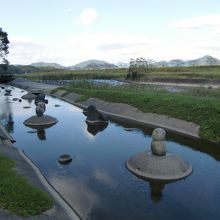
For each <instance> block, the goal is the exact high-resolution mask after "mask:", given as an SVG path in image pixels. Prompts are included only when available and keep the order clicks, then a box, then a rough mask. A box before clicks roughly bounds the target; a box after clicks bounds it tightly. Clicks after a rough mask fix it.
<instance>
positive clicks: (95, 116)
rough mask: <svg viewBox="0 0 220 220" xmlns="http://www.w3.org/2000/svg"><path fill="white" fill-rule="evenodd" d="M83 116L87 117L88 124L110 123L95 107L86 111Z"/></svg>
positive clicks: (90, 107) (89, 107) (91, 106)
mask: <svg viewBox="0 0 220 220" xmlns="http://www.w3.org/2000/svg"><path fill="white" fill-rule="evenodd" d="M83 114H84V115H86V116H87V118H86V122H88V123H100V122H101V123H108V120H107V118H106V116H105V115H104V114H102V113H101V112H99V111H98V110H97V109H96V107H95V106H94V105H90V106H88V107H87V108H86V109H84V111H83Z"/></svg>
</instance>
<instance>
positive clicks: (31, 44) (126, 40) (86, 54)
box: [8, 32, 220, 66]
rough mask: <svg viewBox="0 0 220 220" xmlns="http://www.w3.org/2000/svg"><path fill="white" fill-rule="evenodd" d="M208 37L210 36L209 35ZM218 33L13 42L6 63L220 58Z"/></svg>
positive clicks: (108, 35)
mask: <svg viewBox="0 0 220 220" xmlns="http://www.w3.org/2000/svg"><path fill="white" fill-rule="evenodd" d="M210 35H211V32H210ZM219 37H220V32H216V33H215V35H214V36H208V37H207V36H201V37H200V36H199V37H198V38H193V39H191V38H184V37H183V38H181V37H180V38H172V39H171V38H169V39H163V38H162V37H160V36H158V38H155V37H154V38H152V37H146V36H139V35H136V34H135V33H134V34H133V35H131V34H130V35H126V34H120V33H103V32H100V33H92V32H91V33H89V34H88V33H84V34H79V35H74V37H72V38H69V39H68V38H66V39H63V40H62V44H56V43H55V41H54V42H53V43H52V42H46V41H44V42H43V43H42V42H36V41H31V40H30V39H28V38H21V37H20V38H13V39H10V40H11V44H10V48H9V52H10V53H9V56H8V59H9V61H10V62H11V63H16V64H30V63H33V62H40V61H44V62H57V63H60V64H61V65H65V66H68V65H69V66H70V65H74V64H76V63H78V62H81V61H85V60H88V59H101V60H106V61H108V62H115V63H116V62H117V61H122V62H128V61H129V60H130V59H131V58H137V57H145V58H146V59H149V58H152V59H155V60H169V59H177V58H179V59H194V58H198V57H200V56H203V55H206V54H209V55H212V56H215V57H217V58H220V41H219Z"/></svg>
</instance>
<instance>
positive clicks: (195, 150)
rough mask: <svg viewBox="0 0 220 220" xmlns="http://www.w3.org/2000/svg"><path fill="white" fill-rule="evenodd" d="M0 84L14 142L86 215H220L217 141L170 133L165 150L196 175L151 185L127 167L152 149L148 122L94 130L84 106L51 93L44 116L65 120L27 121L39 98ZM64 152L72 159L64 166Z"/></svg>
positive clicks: (1, 106) (1, 116)
mask: <svg viewBox="0 0 220 220" xmlns="http://www.w3.org/2000/svg"><path fill="white" fill-rule="evenodd" d="M9 88H11V87H9ZM0 90H1V91H0V120H1V123H2V124H3V125H4V126H5V127H6V128H7V129H8V131H9V132H10V133H11V135H12V136H13V138H14V139H15V140H16V143H15V147H17V148H19V149H22V150H24V151H25V153H26V154H27V155H28V156H29V157H30V158H31V159H32V160H33V161H34V163H35V164H36V165H37V166H38V167H39V168H40V169H41V170H42V172H43V174H44V175H45V176H46V177H47V178H48V180H49V182H50V183H51V184H52V185H53V186H54V187H55V188H56V189H57V190H58V191H59V192H60V193H61V194H62V195H63V196H64V198H65V199H66V200H67V201H68V202H69V203H70V205H71V206H72V207H73V208H74V210H75V211H76V212H77V213H78V214H79V215H80V216H81V218H82V219H92V220H103V219H105V220H108V219H109V220H123V219H126V220H136V219H137V220H145V219H163V220H164V219H167V220H168V219H169V220H172V219H178V220H181V219H182V220H185V219H192V220H196V219H199V220H202V219H204V220H207V219H212V220H219V219H220V209H219V204H220V147H219V146H216V145H214V144H211V143H205V142H204V141H195V140H190V139H187V138H181V137H177V136H176V135H172V134H168V135H167V138H166V139H167V141H166V143H167V150H168V151H169V152H171V153H173V154H178V155H179V156H181V157H182V158H184V159H185V160H187V161H188V162H189V163H191V164H192V166H193V173H192V174H191V175H190V176H189V177H187V178H186V179H184V180H180V181H177V182H173V183H169V184H166V185H163V184H161V183H157V182H151V183H150V182H148V181H146V180H142V179H139V178H137V177H136V176H134V175H133V174H132V173H130V172H129V171H128V170H127V169H126V167H125V162H126V160H127V159H128V158H129V157H131V156H133V155H135V154H137V153H139V152H142V151H147V150H149V149H150V143H151V132H152V130H151V129H150V128H145V127H139V128H138V127H136V128H135V129H134V130H133V131H126V129H125V128H126V127H134V126H132V125H131V124H130V125H129V124H120V123H116V122H113V121H110V122H109V125H108V127H107V128H105V129H104V130H103V131H100V132H98V133H96V132H97V131H91V130H90V129H89V131H90V132H91V133H90V132H88V130H87V124H86V123H85V116H84V115H83V114H82V110H81V109H79V108H77V107H75V106H73V105H70V104H68V103H66V102H63V101H61V100H59V99H55V98H52V97H47V99H48V100H49V102H48V104H47V110H46V114H48V115H51V116H53V117H56V118H57V119H58V120H59V122H58V123H57V124H56V125H54V126H53V127H51V128H48V129H41V130H35V129H31V128H29V127H26V126H25V125H24V124H23V122H24V120H25V119H27V118H29V117H30V116H32V115H34V114H35V105H34V103H33V101H32V102H28V101H25V100H22V102H18V101H13V100H12V99H13V98H15V97H16V98H20V97H21V96H22V95H23V94H24V93H25V92H22V90H21V89H17V88H13V89H12V96H4V90H3V89H1V88H0ZM56 104H59V105H60V106H59V107H55V105H56ZM24 106H30V107H31V108H27V109H24V108H23V107H24ZM92 133H93V134H92ZM62 154H69V155H71V156H72V157H73V161H72V162H71V163H70V164H68V165H60V164H59V163H58V162H57V159H58V157H59V156H60V155H62Z"/></svg>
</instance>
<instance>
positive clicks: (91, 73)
mask: <svg viewBox="0 0 220 220" xmlns="http://www.w3.org/2000/svg"><path fill="white" fill-rule="evenodd" d="M127 73H128V69H126V68H124V69H100V70H59V69H57V70H54V69H51V70H48V71H43V72H34V73H29V74H18V75H17V77H26V78H30V79H33V80H61V79H113V78H114V79H116V78H122V79H124V78H126V75H127ZM149 78H188V79H191V78H203V79H220V66H198V67H160V68H149V69H148V71H147V72H146V73H144V74H143V75H142V77H141V79H140V80H148V79H149Z"/></svg>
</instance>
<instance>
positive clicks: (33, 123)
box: [24, 101, 58, 129]
mask: <svg viewBox="0 0 220 220" xmlns="http://www.w3.org/2000/svg"><path fill="white" fill-rule="evenodd" d="M45 111H46V105H45V102H40V101H39V102H37V103H36V115H34V116H32V117H30V118H28V119H27V120H25V121H24V124H25V125H27V126H29V127H31V128H36V129H37V128H39V127H41V128H49V127H51V126H53V125H54V124H56V123H57V122H58V120H57V119H56V118H54V117H52V116H50V115H44V112H45Z"/></svg>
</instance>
